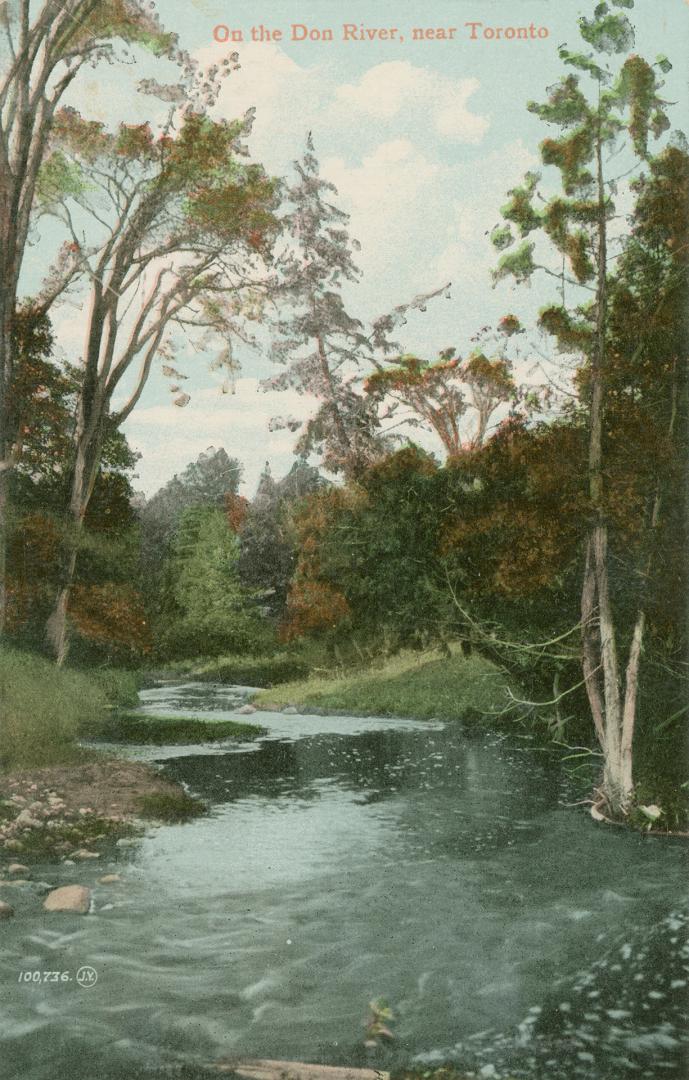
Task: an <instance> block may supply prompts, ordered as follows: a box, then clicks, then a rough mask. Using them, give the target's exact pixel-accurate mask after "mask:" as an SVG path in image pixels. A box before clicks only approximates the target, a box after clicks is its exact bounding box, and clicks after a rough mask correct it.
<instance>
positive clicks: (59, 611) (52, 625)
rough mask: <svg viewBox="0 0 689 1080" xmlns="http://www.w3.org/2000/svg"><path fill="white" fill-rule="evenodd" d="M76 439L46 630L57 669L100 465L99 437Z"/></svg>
mask: <svg viewBox="0 0 689 1080" xmlns="http://www.w3.org/2000/svg"><path fill="white" fill-rule="evenodd" d="M80 426H81V424H80ZM77 439H78V442H77V451H76V460H75V463H74V473H73V476H72V494H71V498H70V505H69V522H70V528H69V531H68V533H67V535H66V536H65V539H64V541H63V551H62V560H61V568H60V580H59V585H58V592H57V596H56V599H55V604H54V606H53V610H52V612H51V614H50V616H49V618H48V621H47V622H46V627H45V637H46V642H47V644H48V646H49V648H50V651H51V652H52V654H53V656H54V658H55V662H56V663H57V665H58V667H62V665H63V664H64V663H65V661H66V659H67V656H68V654H69V601H70V598H71V594H72V587H73V585H74V575H75V572H76V566H77V557H78V553H79V541H80V538H81V534H82V532H83V529H84V519H85V517H86V511H87V509H88V504H89V501H90V499H91V494H92V492H93V487H94V484H95V482H96V476H97V475H98V466H99V463H100V444H101V437H100V435H98V436H97V437H89V436H88V435H85V434H84V433H83V430H82V433H81V435H80V434H79V431H77Z"/></svg>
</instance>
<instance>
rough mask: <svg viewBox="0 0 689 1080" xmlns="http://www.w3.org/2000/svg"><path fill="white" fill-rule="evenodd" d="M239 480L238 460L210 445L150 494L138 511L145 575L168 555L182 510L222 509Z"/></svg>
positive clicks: (153, 569) (220, 448)
mask: <svg viewBox="0 0 689 1080" xmlns="http://www.w3.org/2000/svg"><path fill="white" fill-rule="evenodd" d="M241 478H242V466H241V465H240V463H239V461H237V459H236V458H231V457H230V456H229V455H228V453H227V451H226V450H225V449H224V448H223V447H222V446H221V447H219V448H218V449H217V450H216V449H215V447H212V446H211V447H209V448H208V449H207V450H206V451H205V452H204V453H202V454H199V456H198V458H197V459H196V461H193V462H190V463H189V465H187V467H186V468H185V469H184V470H183V472H182V473H180V474H176V475H175V476H173V477H172V479H171V480H168V482H167V483H166V484H165V485H164V486H163V487H162V488H160V489H159V490H158V491H157V492H156V493H155V495H152V496H151V498H150V499H148V500H147V501H146V502H145V503H144V505H143V506H142V507H141V509H140V511H139V518H140V521H141V544H142V555H141V557H142V560H143V571H144V575H146V576H148V575H151V574H155V571H156V567H157V566H158V565H159V564H160V562H161V561H162V560H163V559H164V558H165V557H166V555H167V554H168V551H169V545H170V542H171V540H172V538H173V536H174V534H175V531H176V529H177V526H178V524H179V520H180V518H181V517H182V514H183V513H184V511H185V510H187V509H189V508H190V507H193V506H213V507H216V508H217V509H221V508H222V507H223V506H226V504H227V498H228V497H229V496H236V495H237V489H238V488H239V483H240V481H241Z"/></svg>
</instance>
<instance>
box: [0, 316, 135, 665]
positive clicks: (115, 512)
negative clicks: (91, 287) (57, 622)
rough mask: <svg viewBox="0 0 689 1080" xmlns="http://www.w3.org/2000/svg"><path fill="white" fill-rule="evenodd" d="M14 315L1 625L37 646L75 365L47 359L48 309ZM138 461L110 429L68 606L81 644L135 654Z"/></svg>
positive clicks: (67, 449)
mask: <svg viewBox="0 0 689 1080" xmlns="http://www.w3.org/2000/svg"><path fill="white" fill-rule="evenodd" d="M18 314H19V317H18V318H17V319H16V320H15V333H16V342H15V348H16V358H17V360H16V364H15V369H14V387H15V392H14V393H13V395H12V397H11V403H16V407H17V408H18V409H19V411H20V415H19V416H18V417H17V418H16V427H17V431H18V432H19V433H20V435H21V441H22V451H21V455H20V457H19V459H18V461H17V464H16V466H15V468H14V470H13V472H12V474H11V476H10V484H9V496H10V497H9V515H8V519H9V537H8V546H7V596H8V603H7V620H6V633H7V634H8V635H10V636H11V637H12V638H13V639H14V640H15V641H18V642H20V643H21V644H22V645H25V646H26V645H30V646H31V647H34V648H35V647H38V648H40V647H41V645H42V637H43V628H44V626H45V619H46V617H47V615H48V613H49V611H50V604H51V601H52V598H53V596H54V593H55V588H56V586H57V581H58V576H59V565H60V549H61V545H62V543H63V542H64V538H65V529H69V522H65V520H64V514H63V508H64V502H65V498H66V497H67V495H68V493H69V484H70V475H71V464H72V454H73V447H72V441H71V429H72V427H73V423H74V402H75V399H76V396H77V394H78V388H79V372H78V371H77V370H75V369H73V368H70V367H69V366H66V367H60V366H58V365H57V364H56V363H55V361H54V360H53V359H52V356H51V351H52V331H51V327H50V322H49V320H48V318H47V316H45V315H43V314H39V315H37V314H36V312H35V310H34V309H32V308H30V307H23V308H21V309H20V310H19V313H18ZM135 463H136V455H135V454H132V452H131V451H130V449H129V447H128V446H127V443H126V440H125V438H124V436H123V435H122V434H121V433H120V432H117V431H108V432H107V433H106V437H105V439H104V444H103V453H102V456H101V464H100V468H99V472H98V476H97V478H96V482H95V485H94V492H93V496H92V498H91V501H90V504H89V509H88V513H87V515H86V518H85V521H84V529H83V532H82V535H81V537H80V543H79V548H80V560H79V567H78V576H77V580H76V587H75V590H74V592H73V595H72V601H71V603H70V616H71V618H72V621H73V623H74V625H75V628H76V630H77V634H78V637H79V648H80V651H81V653H82V654H83V652H84V650H85V649H88V650H89V651H90V653H91V655H93V652H94V650H95V651H96V654H97V655H98V657H99V658H100V659H102V658H103V657H104V656H106V657H108V658H109V659H117V658H120V657H124V656H126V657H128V659H129V660H130V661H131V659H132V658H133V657H137V658H138V656H139V654H140V652H141V651H142V650H144V649H145V648H146V645H147V627H146V620H145V619H144V617H143V613H142V605H141V597H140V596H139V595H138V594H137V592H136V590H135V589H133V588H132V586H131V582H132V580H133V579H134V580H136V578H137V576H138V536H137V535H136V532H137V530H136V521H135V516H134V512H133V509H132V505H131V498H132V490H131V486H130V474H131V472H132V471H133V468H134V466H135Z"/></svg>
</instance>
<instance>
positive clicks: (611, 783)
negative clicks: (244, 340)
mask: <svg viewBox="0 0 689 1080" xmlns="http://www.w3.org/2000/svg"><path fill="white" fill-rule="evenodd" d="M612 5H613V7H616V8H627V9H629V8H632V7H633V6H634V0H612ZM579 26H580V32H581V35H582V38H583V39H584V42H585V43H586V45H588V46H590V47H591V48H592V50H593V51H592V52H591V51H589V52H573V51H571V50H569V49H568V48H567V47H566V46H564V45H563V46H561V47H560V57H561V59H562V60H563V62H564V63H565V65H567V66H568V67H569V68H571V69H573V70H572V71H571V72H570V73H568V74H566V75H564V76H563V77H562V78H561V79H560V80H559V82H558V83H557V84H556V85H555V86H553V87H552V88H551V89H550V93H549V97H548V100H547V101H546V102H545V103H543V104H536V103H532V104H531V105H529V109H530V111H532V112H533V113H535V114H536V115H537V116H539V117H540V118H541V119H542V120H543V121H544V122H546V123H547V124H549V125H554V126H555V127H557V128H559V129H560V135H559V137H557V138H552V137H548V138H546V139H545V140H544V141H543V143H542V144H541V157H542V161H543V164H544V165H546V166H555V167H556V168H557V169H558V170H559V173H560V178H561V191H560V192H558V193H556V194H555V195H550V196H549V195H548V193H547V192H546V194H545V195H542V194H541V192H540V191H539V183H540V180H541V177H540V175H539V174H535V173H530V174H527V177H526V180H525V183H524V184H523V186H521V187H517V188H514V189H513V190H512V191H511V192H510V193H509V194H510V201H509V202H508V204H507V205H506V207H505V208H504V209H503V215H504V217H505V219H506V220H507V222H509V223H510V224H509V225H508V226H506V227H504V228H500V229H497V230H496V231H495V233H494V236H493V240H494V242H495V243H496V246H498V247H499V248H502V247H507V246H509V245H510V244H511V243H512V241H513V234H512V229H511V227H510V226H511V225H513V226H515V227H516V229H517V231H518V233H519V235H520V236H521V237H522V238H524V239H523V242H522V244H521V245H520V246H519V247H518V248H517V249H516V251H514V252H510V253H507V254H505V255H503V257H502V259H501V261H500V264H499V268H498V270H497V272H496V278H497V279H500V278H502V277H506V276H512V277H514V278H515V279H516V280H517V281H526V280H528V279H529V278H530V277H531V275H532V274H533V273H534V272H535V271H536V270H537V269H545V270H546V271H547V272H548V273H550V274H552V276H553V277H556V278H558V279H559V281H560V288H561V300H560V303H559V304H556V305H553V306H551V307H550V308H549V309H548V310H547V311H546V312H544V314H543V316H542V323H543V325H544V326H545V327H546V328H547V329H551V330H553V331H554V332H556V333H557V334H558V336H559V338H560V340H561V342H562V343H563V345H564V344H565V343H566V345H567V347H569V348H572V346H573V345H576V347H578V349H579V350H580V351H581V352H583V354H584V356H585V365H586V366H585V373H586V378H585V381H584V386H583V394H584V397H583V400H584V403H585V407H586V410H587V416H588V431H589V445H588V486H589V498H590V531H589V535H588V539H587V542H586V558H585V569H584V577H583V582H582V592H581V628H582V654H583V661H582V662H583V675H584V680H585V684H586V690H587V696H588V701H589V705H590V708H591V714H592V717H593V723H594V725H595V730H596V733H597V736H598V740H599V742H600V745H601V748H602V751H603V757H604V777H603V783H602V790H603V792H604V794H605V798H606V800H607V803H608V805H609V807H610V809H611V810H612V812H613V813H615V814H619V813H625V812H626V811H627V810H628V808H629V805H630V802H631V799H632V792H633V775H632V747H633V737H634V726H635V719H636V712H637V697H638V682H639V666H640V660H641V652H642V646H643V638H644V629H645V618H646V616H645V607H644V604H643V603H640V604H639V605H638V606H637V610H636V612H635V615H634V617H633V619H632V624H631V625H632V631H631V634H629V633H627V632H626V630H625V627H624V623H623V622H622V621H621V620H619V619H618V618H617V617H616V613H615V610H614V605H613V600H612V595H611V584H610V549H609V548H610V545H609V530H610V502H611V498H612V497H614V492H613V491H611V490H610V485H609V483H608V474H607V453H608V445H609V442H608V439H607V434H606V432H607V425H608V422H609V417H610V390H609V380H610V366H611V356H610V327H609V311H610V292H611V279H612V277H613V275H614V266H615V263H614V261H613V259H614V256H615V254H619V252H614V251H613V243H614V242H615V240H616V239H620V238H619V230H617V231H616V227H615V225H614V222H615V220H616V212H615V198H616V197H617V196H618V193H619V190H620V188H622V187H623V186H624V176H625V174H627V173H628V172H629V171H630V170H632V169H634V168H635V167H636V168H638V167H640V166H642V165H643V163H644V162H646V161H647V160H648V157H649V149H648V146H649V141H650V139H651V138H652V137H653V136H655V137H658V136H660V135H661V134H662V133H663V132H664V131H665V130H666V129H667V128H668V126H669V121H668V119H667V115H666V104H667V103H666V102H664V101H663V99H662V98H661V96H660V91H661V87H662V81H660V79H659V73H664V72H667V71H668V70H669V68H670V64H669V62H668V61H667V59H666V58H665V57H659V58H658V59H657V61H656V63H655V64H654V65H651V64H649V63H647V62H646V61H645V60H644V59H642V58H641V57H640V56H638V55H627V57H626V59H625V60H624V61H623V62H622V64H621V66H620V67H619V69H618V70H617V71H613V69H612V68H611V67H610V66H609V64H608V63H607V61H606V60H605V56H606V55H607V56H612V55H615V54H622V53H628V52H629V50H630V48H631V47H632V45H633V43H634V31H633V28H632V26H631V23H630V22H629V19H628V17H627V15H626V14H625V13H624V12H623V11H619V10H618V11H614V10H613V9H612V8H611V7H609V5H608V4H607V3H599V4H597V6H596V8H595V11H594V14H593V17H592V18H585V17H582V18H581V19H580V20H579ZM587 88H588V89H589V93H588V96H587V93H586V90H587ZM620 154H621V155H623V156H622V157H620V156H619V155H620ZM620 161H622V162H623V164H622V165H619V162H620ZM611 163H613V165H616V166H617V172H616V173H613V172H611V167H610V166H611ZM537 195H540V197H541V199H542V200H543V202H542V205H540V204H538V203H536V196H537ZM538 230H541V231H543V232H544V233H545V235H546V237H547V238H548V239H549V241H550V242H551V244H552V245H553V246H554V247H555V250H556V252H557V253H558V256H559V258H560V259H561V267H560V268H552V267H549V266H548V265H547V264H545V265H544V264H543V263H538V262H537V261H536V258H535V257H534V256H535V254H536V245H535V243H534V241H533V240H531V239H529V236H530V234H532V233H535V232H536V231H538ZM582 290H588V292H589V295H590V297H591V299H590V300H589V301H584V300H582V299H581V297H582V295H585V294H582ZM568 294H569V297H574V302H573V303H572V301H571V300H570V304H569V306H568V303H567V298H568ZM577 300H578V301H579V302H578V303H577ZM655 317H656V316H655V314H651V318H655ZM657 500H658V495H657V492H654V491H653V490H650V491H648V492H647V494H646V507H645V509H644V511H643V513H644V514H647V526H648V529H649V530H650V532H651V533H652V532H653V531H655V529H656V527H657V523H658V513H659V504H658V501H657ZM623 645H624V647H626V650H627V659H626V663H624V664H621V660H620V648H621V646H623Z"/></svg>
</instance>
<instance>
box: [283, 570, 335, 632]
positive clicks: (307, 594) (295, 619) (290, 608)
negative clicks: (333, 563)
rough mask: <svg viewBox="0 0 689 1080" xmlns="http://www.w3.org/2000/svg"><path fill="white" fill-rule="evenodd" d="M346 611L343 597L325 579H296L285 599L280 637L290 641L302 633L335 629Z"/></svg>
mask: <svg viewBox="0 0 689 1080" xmlns="http://www.w3.org/2000/svg"><path fill="white" fill-rule="evenodd" d="M349 613H350V611H349V604H348V603H347V601H346V599H345V597H344V596H343V595H342V593H341V592H338V590H337V589H335V588H333V586H332V585H329V584H328V583H327V582H324V581H304V580H301V581H296V582H295V583H294V584H293V585H292V588H291V589H290V593H289V596H288V598H287V612H286V615H285V619H284V622H283V624H282V626H281V628H280V638H281V640H282V641H292V640H294V638H298V637H303V636H304V634H313V633H318V632H323V631H326V630H334V629H335V628H336V627H337V626H338V625H339V623H341V622H342V621H343V620H344V619H346V618H347V617H348V615H349Z"/></svg>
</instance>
